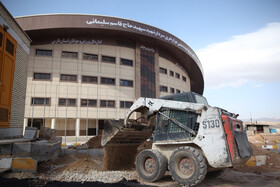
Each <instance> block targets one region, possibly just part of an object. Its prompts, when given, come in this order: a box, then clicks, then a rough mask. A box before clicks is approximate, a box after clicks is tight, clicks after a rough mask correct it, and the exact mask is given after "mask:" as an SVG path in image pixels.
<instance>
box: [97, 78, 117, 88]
mask: <svg viewBox="0 0 280 187" xmlns="http://www.w3.org/2000/svg"><path fill="white" fill-rule="evenodd" d="M104 79H113V80H114V84H108V83H104V82H102V80H104ZM100 84H103V85H111V86H116V79H115V78H111V77H100Z"/></svg>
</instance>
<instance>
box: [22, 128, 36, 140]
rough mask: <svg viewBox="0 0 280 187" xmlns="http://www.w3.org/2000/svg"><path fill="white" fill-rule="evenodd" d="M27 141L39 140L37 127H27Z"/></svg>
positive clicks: (25, 134)
mask: <svg viewBox="0 0 280 187" xmlns="http://www.w3.org/2000/svg"><path fill="white" fill-rule="evenodd" d="M23 138H25V139H30V140H34V139H36V138H37V128H36V127H26V128H25V132H24V136H23Z"/></svg>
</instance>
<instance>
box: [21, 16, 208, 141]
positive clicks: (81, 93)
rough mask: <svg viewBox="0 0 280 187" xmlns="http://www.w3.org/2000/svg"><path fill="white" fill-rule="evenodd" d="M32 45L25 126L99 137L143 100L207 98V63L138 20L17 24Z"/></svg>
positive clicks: (34, 19)
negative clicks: (191, 93) (112, 121)
mask: <svg viewBox="0 0 280 187" xmlns="http://www.w3.org/2000/svg"><path fill="white" fill-rule="evenodd" d="M16 21H17V22H18V23H19V25H20V26H21V27H22V29H23V30H24V31H25V32H26V33H27V35H28V36H29V37H30V38H31V40H32V43H31V46H30V55H29V62H28V72H27V88H26V99H25V119H24V125H25V126H36V127H40V126H46V127H51V128H55V129H57V130H58V135H65V133H66V135H67V136H84V135H86V134H88V135H96V134H98V130H99V129H102V127H103V124H104V120H105V119H122V118H124V116H125V114H126V112H127V111H128V109H129V107H130V106H131V105H132V103H133V102H134V101H135V100H136V99H137V98H138V97H154V98H155V97H161V96H165V95H169V94H173V93H180V92H187V91H194V92H197V93H199V94H202V93H203V89H204V79H203V70H202V66H201V63H200V61H199V59H198V57H197V56H196V54H195V53H194V52H193V50H192V49H191V48H190V47H189V46H188V45H187V44H185V43H184V42H183V41H181V40H180V39H179V38H177V37H175V36H173V35H171V34H170V33H168V32H166V31H163V30H160V29H158V28H156V27H153V26H150V25H146V24H143V23H139V22H136V21H132V20H127V19H122V18H117V17H108V16H97V15H79V14H49V15H34V16H24V17H18V18H16Z"/></svg>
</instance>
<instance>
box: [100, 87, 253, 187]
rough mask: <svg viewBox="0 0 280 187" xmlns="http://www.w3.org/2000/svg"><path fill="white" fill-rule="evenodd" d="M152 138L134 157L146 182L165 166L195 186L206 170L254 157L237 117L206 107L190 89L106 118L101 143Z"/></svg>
mask: <svg viewBox="0 0 280 187" xmlns="http://www.w3.org/2000/svg"><path fill="white" fill-rule="evenodd" d="M130 118H133V119H135V120H133V119H132V120H131V119H130ZM151 135H152V136H151ZM151 137H152V140H153V145H152V149H146V150H143V151H142V152H140V153H139V154H138V156H137V158H136V161H135V164H136V171H137V173H138V175H139V176H140V177H141V178H142V179H144V180H145V181H148V182H155V181H158V180H160V179H161V178H162V177H163V175H164V174H165V172H166V171H167V170H169V174H170V175H171V177H172V178H173V179H174V180H175V181H176V182H177V183H179V184H180V185H183V186H194V185H196V184H198V183H200V182H201V181H202V180H203V179H204V178H205V176H206V173H208V174H209V175H216V174H219V173H221V171H223V169H225V168H228V167H233V166H236V165H242V164H244V163H245V162H246V161H247V160H248V159H249V158H250V157H251V155H252V149H251V147H250V145H249V142H248V139H247V136H246V134H245V133H244V131H243V125H242V121H240V120H238V119H237V115H235V114H233V113H230V112H227V111H226V110H223V109H221V108H218V107H211V106H209V105H208V104H207V101H206V99H205V98H204V97H202V96H200V95H198V94H196V93H193V92H188V93H183V94H175V95H171V96H166V97H163V98H159V99H153V98H143V97H141V98H139V99H138V100H137V101H136V102H135V103H134V104H133V105H132V106H131V107H130V109H129V112H128V113H127V115H126V117H125V119H124V120H123V121H114V120H108V121H107V123H106V124H105V126H104V130H103V136H102V141H101V143H102V145H103V146H105V147H106V146H110V147H112V146H113V147H118V146H136V147H137V146H138V145H140V144H141V143H142V142H143V141H145V140H146V139H147V138H151ZM122 151H123V150H122ZM121 154H127V153H126V152H122V153H121ZM111 156H112V157H114V155H111ZM208 174H207V175H208Z"/></svg>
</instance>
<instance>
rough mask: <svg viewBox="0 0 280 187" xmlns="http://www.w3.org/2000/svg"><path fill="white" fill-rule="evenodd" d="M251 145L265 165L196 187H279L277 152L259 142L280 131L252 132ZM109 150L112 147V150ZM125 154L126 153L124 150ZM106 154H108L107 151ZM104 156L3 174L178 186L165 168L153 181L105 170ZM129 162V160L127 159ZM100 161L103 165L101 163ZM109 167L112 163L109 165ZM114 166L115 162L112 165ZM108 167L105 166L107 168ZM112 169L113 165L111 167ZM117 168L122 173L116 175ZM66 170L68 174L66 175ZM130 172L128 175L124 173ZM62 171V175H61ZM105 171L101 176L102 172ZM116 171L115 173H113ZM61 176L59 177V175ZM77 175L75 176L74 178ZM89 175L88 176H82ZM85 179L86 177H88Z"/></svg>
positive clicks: (79, 156)
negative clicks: (34, 170) (265, 162)
mask: <svg viewBox="0 0 280 187" xmlns="http://www.w3.org/2000/svg"><path fill="white" fill-rule="evenodd" d="M248 139H249V141H250V144H251V147H252V149H253V154H254V156H256V155H266V157H267V164H266V165H265V166H242V167H237V168H231V169H230V168H229V169H226V170H225V172H224V173H223V174H222V175H221V176H219V177H217V178H214V179H210V178H206V179H205V180H204V181H203V182H202V183H201V184H199V185H197V186H198V187H202V186H217V187H236V186H242V187H245V186H246V187H247V186H266V187H279V186H280V154H278V153H276V152H271V151H269V150H263V149H261V145H271V144H272V143H273V142H274V144H277V143H279V142H277V141H278V140H280V135H274V136H267V137H265V136H264V135H255V136H249V137H248ZM98 141H99V140H98V138H95V139H93V140H91V143H93V142H98ZM150 147H151V142H145V143H144V144H143V145H142V146H140V149H138V151H137V152H139V151H141V150H143V149H146V148H150ZM111 151H112V150H111ZM123 151H124V155H126V152H125V150H123ZM107 156H108V155H107ZM106 158H108V157H106V150H105V156H104V157H103V156H89V155H85V154H76V155H64V156H62V157H59V158H58V159H57V160H56V161H54V162H43V163H40V164H39V165H38V173H35V174H34V173H33V174H32V173H26V172H20V173H8V174H6V175H5V176H4V177H5V178H17V179H26V178H35V179H40V180H45V181H52V180H54V181H61V182H63V181H65V180H66V181H73V182H74V181H75V182H77V181H91V182H95V181H101V182H105V183H106V182H108V183H112V182H110V181H112V180H108V179H107V178H113V179H114V180H113V181H121V180H123V179H124V178H125V180H137V181H138V182H140V184H143V185H151V186H165V187H171V186H172V187H173V186H174V187H176V186H179V185H178V184H177V183H176V182H174V181H173V180H172V178H171V177H170V176H169V174H168V171H167V172H166V175H165V176H164V178H163V179H161V180H160V181H159V182H156V183H147V182H144V181H143V180H141V179H140V178H139V177H138V176H137V174H136V172H135V168H129V170H127V171H116V172H117V173H110V172H108V173H107V174H106V172H104V165H103V163H104V159H105V160H106ZM129 162H130V161H129ZM102 165H103V166H102ZM110 167H111V166H110ZM114 167H115V166H114ZM107 169H108V168H107ZM113 170H115V169H113ZM118 172H119V173H121V172H127V173H122V174H123V175H118ZM65 173H67V176H66V177H65V175H64V174H65ZM100 174H102V177H103V178H102V179H99V178H98V179H97V178H94V176H93V175H100ZM128 174H130V175H131V176H129V177H126V175H128ZM63 175H64V176H63ZM103 175H104V176H103ZM115 175H116V176H115ZM60 176H62V177H60ZM75 176H77V178H75ZM84 176H88V177H87V178H82V177H84ZM87 179H88V180H87Z"/></svg>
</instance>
